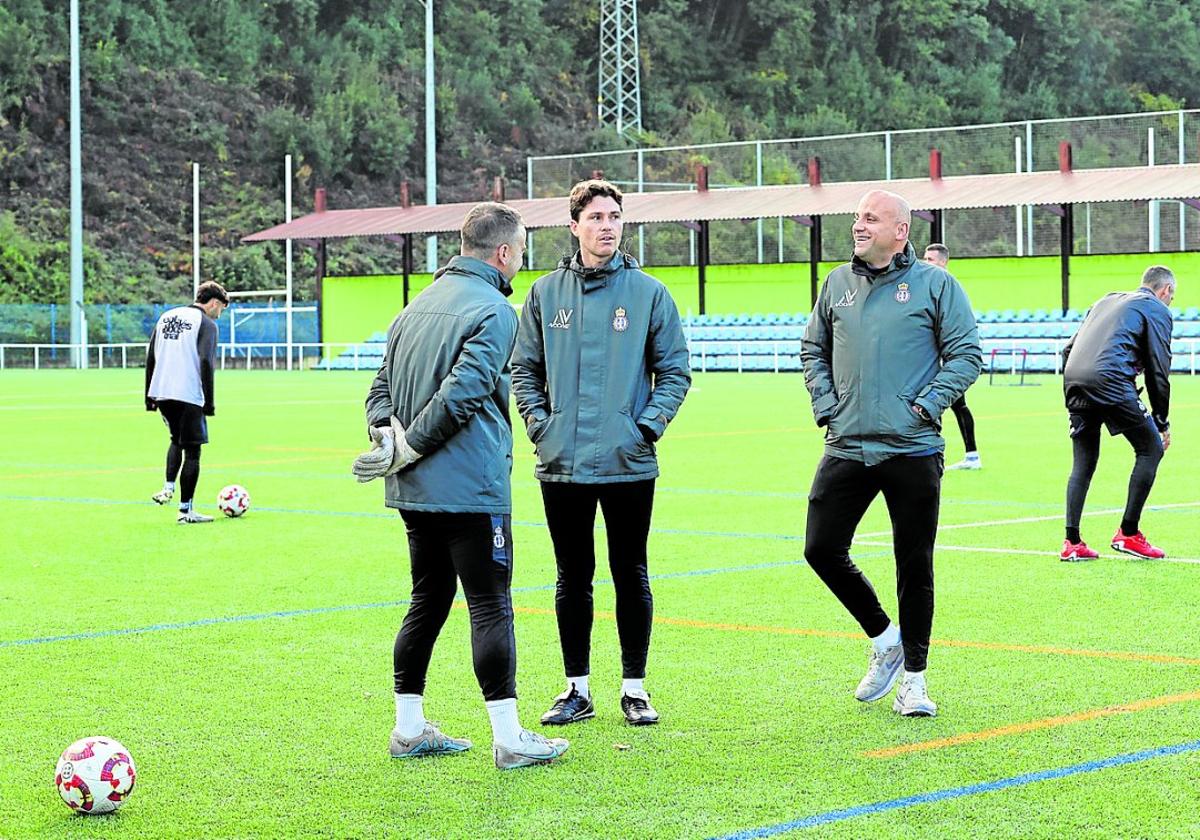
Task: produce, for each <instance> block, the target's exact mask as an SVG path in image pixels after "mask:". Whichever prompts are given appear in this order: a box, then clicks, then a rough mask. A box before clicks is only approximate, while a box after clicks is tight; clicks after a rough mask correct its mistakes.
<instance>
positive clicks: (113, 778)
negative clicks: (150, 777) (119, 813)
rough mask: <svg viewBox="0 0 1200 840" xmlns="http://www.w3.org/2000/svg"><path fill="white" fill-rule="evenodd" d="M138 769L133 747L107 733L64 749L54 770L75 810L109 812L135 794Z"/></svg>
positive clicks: (60, 789) (56, 782)
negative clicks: (133, 755)
mask: <svg viewBox="0 0 1200 840" xmlns="http://www.w3.org/2000/svg"><path fill="white" fill-rule="evenodd" d="M136 781H137V770H136V769H135V768H134V766H133V758H131V757H130V755H129V750H127V749H125V748H124V747H123V746H121V744H120V742H119V741H116V740H114V739H112V738H105V737H103V736H94V737H91V738H80V739H79V740H78V741H76V742H75V743H74V744H72V745H71V746H69V747H67V748H66V749H65V750H63V753H62V755H61V756H59V758H58V766H57V767H56V768H55V769H54V786H55V787H57V788H58V795H59V796H61V797H62V799H63V802H65V803H67V807H69V808H70V809H71V810H72V811H75V812H76V813H79V814H107V813H109V812H110V811H115V810H117V809H118V808H120V807H121V806H122V805H124V804H125V800H127V799H129V795H130V794H131V793H133V785H134V783H135V782H136Z"/></svg>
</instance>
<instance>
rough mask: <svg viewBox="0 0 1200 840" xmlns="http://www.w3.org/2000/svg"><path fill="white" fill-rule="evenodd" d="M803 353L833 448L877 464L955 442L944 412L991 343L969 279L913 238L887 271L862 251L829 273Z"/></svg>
mask: <svg viewBox="0 0 1200 840" xmlns="http://www.w3.org/2000/svg"><path fill="white" fill-rule="evenodd" d="M801 359H802V361H803V363H804V382H805V384H806V385H807V386H808V391H809V394H810V396H811V397H812V407H813V416H814V418H815V419H816V421H817V425H818V426H827V427H828V428H827V429H826V432H825V452H826V454H827V455H831V456H833V457H836V458H846V459H850V460H855V461H862V462H863V463H865V464H866V465H867V466H875V465H877V464H880V463H882V462H883V461H886V460H888V459H889V458H894V457H896V456H898V455H920V454H926V453H934V452H942V451H943V450H944V449H945V445H946V444H945V441H944V440H943V439H942V436H941V434H940V432H941V427H942V422H941V416H942V412H944V411H945V410H946V409H947V408H949V407H950V404H951V403H953V402H954V401H955V400H957V399H958V398H959V397H960V396H962V395H963V394H964V393H966V390H967V388H969V387H970V386H971V383H973V382H974V381H975V380H976V379H977V378H978V376H979V371H980V370H981V368H982V366H983V351H982V348H981V346H980V344H979V330H978V328H977V327H976V325H975V314H974V312H972V310H971V304H970V301H968V300H967V295H966V292H964V291H963V288H962V286H960V285H959V283H958V281H957V280H955V279H954V277H953V276H952V275H951V274H950V273H949V272H947V271H946V270H945V269H943V268H939V267H938V266H935V265H931V264H930V263H927V262H924V261H921V260H918V259H917V256H916V252H915V251H914V250H913V247H912V244H911V243H910V244H907V245H906V246H905V248H904V251H902V252H901V253H899V254H896V255H895V256H894V257H893V258H892V261H891V263H889V264H888V265H887V266H886V267H885V268H884V269H883V270H882V271H875V270H873V269H871V268H870V267H869V266H867V265H866V263H864V262H863V261H862V260H860V259H859V258H858V257H855V258H854V259H853V261H851V262H850V263H847V264H845V265H840V266H838V267H837V268H835V269H834V270H833V271H831V272H830V273H829V276H828V277H827V278H826V279H825V284H824V286H822V287H821V294H820V296H819V297H818V299H817V305H816V306H815V307H814V309H813V313H812V317H811V318H810V319H809V321H808V326H807V327H806V329H805V331H804V340H803V343H802V349H801ZM914 405H919V406H921V408H922V409H923V410H924V411H925V413H926V415H928V419H925V418H922V417H921V416H919V415H918V414H917V413H916V412H914V411H913V406H914Z"/></svg>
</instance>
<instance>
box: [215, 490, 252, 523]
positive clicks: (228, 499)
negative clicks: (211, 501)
mask: <svg viewBox="0 0 1200 840" xmlns="http://www.w3.org/2000/svg"><path fill="white" fill-rule="evenodd" d="M217 507H218V508H219V509H220V511H221V513H223V514H225V515H226V516H229V517H237V516H241V515H242V514H243V513H245V512H246V511H248V510H250V494H249V493H247V492H246V488H245V487H243V486H242V485H240V484H230V485H229V486H227V487H222V488H221V492H220V493H218V494H217Z"/></svg>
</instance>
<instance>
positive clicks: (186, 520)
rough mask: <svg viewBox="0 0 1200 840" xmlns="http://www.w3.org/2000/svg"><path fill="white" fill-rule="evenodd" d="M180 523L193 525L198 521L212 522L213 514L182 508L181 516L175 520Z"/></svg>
mask: <svg viewBox="0 0 1200 840" xmlns="http://www.w3.org/2000/svg"><path fill="white" fill-rule="evenodd" d="M175 521H176V522H178V523H179V524H180V525H191V524H193V523H196V522H212V521H213V518H212V517H211V516H205V515H204V514H203V513H196V511H194V510H182V511H180V512H179V518H178V519H176V520H175Z"/></svg>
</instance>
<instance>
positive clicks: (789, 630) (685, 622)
mask: <svg viewBox="0 0 1200 840" xmlns="http://www.w3.org/2000/svg"><path fill="white" fill-rule="evenodd" d="M513 611H514V612H519V613H525V614H526V615H554V614H555V613H554V610H553V609H548V608H544V607H517V606H514V607H513ZM595 615H596V617H597V618H604V619H609V620H615V619H616V614H615V613H611V612H602V611H600V610H597V611H596V613H595ZM654 623H655V624H665V625H669V626H673V627H688V628H692V629H695V630H723V631H726V632H731V633H768V634H772V635H778V636H814V637H817V638H823V639H855V640H859V641H861V640H863V639H864V637H863V634H862V633H852V632H849V631H843V630H815V629H812V628H808V627H775V626H769V625H761V624H732V623H724V622H714V621H700V620H698V619H694V618H671V617H667V616H658V615H656V616H655V617H654ZM930 644H931V645H937V646H940V647H956V648H970V649H974V650H995V651H1005V652H1008V653H1035V654H1043V655H1049V656H1078V657H1082V658H1085V659H1113V660H1118V661H1123V662H1154V663H1157V664H1160V665H1192V666H1200V659H1196V658H1192V657H1187V656H1175V655H1172V654H1166V653H1137V652H1134V651H1122V650H1092V649H1089V648H1068V647H1056V646H1053V645H1017V644H1006V643H1003V642H975V641H969V640H960V639H932V640H931V641H930Z"/></svg>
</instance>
